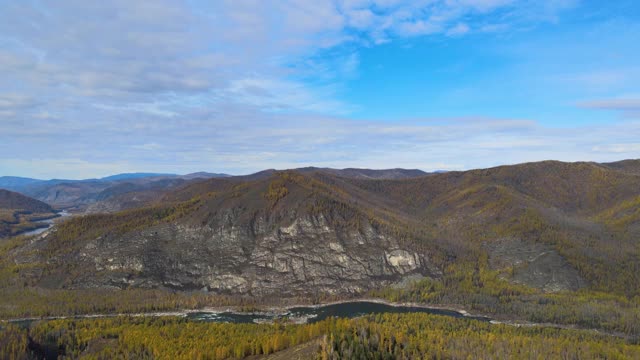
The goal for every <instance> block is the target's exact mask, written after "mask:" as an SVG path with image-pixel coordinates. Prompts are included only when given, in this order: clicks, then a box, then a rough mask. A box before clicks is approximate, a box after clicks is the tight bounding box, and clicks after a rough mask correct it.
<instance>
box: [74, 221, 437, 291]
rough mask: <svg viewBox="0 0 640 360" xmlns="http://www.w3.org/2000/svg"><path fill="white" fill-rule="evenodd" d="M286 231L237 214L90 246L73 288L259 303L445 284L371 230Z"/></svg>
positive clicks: (293, 224)
mask: <svg viewBox="0 0 640 360" xmlns="http://www.w3.org/2000/svg"><path fill="white" fill-rule="evenodd" d="M292 216H293V218H292V220H291V221H290V222H288V224H287V225H286V226H285V225H283V226H278V225H277V224H274V223H273V222H272V221H271V220H270V219H268V218H266V217H264V216H258V217H255V218H252V219H251V221H249V222H248V224H250V225H245V224H247V223H246V222H244V221H241V220H240V218H241V212H240V211H238V210H236V211H233V210H230V211H226V212H222V213H221V214H220V215H219V216H217V218H213V219H210V221H209V223H208V224H205V225H203V226H186V225H177V224H165V225H161V226H156V227H152V228H149V229H145V230H142V231H138V232H134V233H131V234H128V235H127V236H123V237H118V238H112V237H101V238H97V239H94V240H92V241H89V242H88V243H87V244H86V245H85V246H84V248H83V249H81V251H80V252H79V253H78V255H77V258H76V259H74V260H75V261H78V262H81V263H83V264H84V265H83V266H82V268H83V269H86V270H87V271H85V273H84V274H81V275H80V276H79V277H77V278H75V279H74V280H73V281H72V282H71V283H70V284H68V286H70V287H72V288H86V287H118V288H124V287H129V286H134V287H167V288H174V289H182V290H193V289H202V290H206V291H214V292H218V293H238V294H248V295H254V296H266V295H274V294H278V295H299V294H306V295H313V294H314V293H324V294H338V293H339V294H345V293H356V292H362V291H364V290H367V289H371V288H375V287H379V286H382V285H388V284H392V283H395V282H399V281H402V279H403V278H404V277H405V276H409V275H416V274H421V275H427V276H438V275H439V270H438V269H437V268H435V267H434V266H433V265H432V264H431V263H430V260H429V258H428V256H426V255H425V254H419V253H417V252H414V251H411V250H410V249H405V248H402V247H400V246H399V244H398V242H397V241H396V240H395V239H394V238H392V237H390V236H387V235H385V234H383V233H381V232H379V231H378V230H376V229H374V227H372V226H371V225H369V224H366V225H364V226H362V229H361V230H353V229H341V228H339V227H336V226H335V225H334V224H332V223H331V222H330V221H328V219H327V217H326V216H325V215H323V214H319V215H315V216H313V215H305V216H301V217H296V215H295V214H292Z"/></svg>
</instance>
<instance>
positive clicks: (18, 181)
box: [0, 176, 42, 190]
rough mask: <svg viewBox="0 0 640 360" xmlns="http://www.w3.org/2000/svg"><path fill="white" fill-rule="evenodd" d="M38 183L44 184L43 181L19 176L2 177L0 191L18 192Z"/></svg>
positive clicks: (0, 177) (0, 178)
mask: <svg viewBox="0 0 640 360" xmlns="http://www.w3.org/2000/svg"><path fill="white" fill-rule="evenodd" d="M38 182H42V180H38V179H31V178H24V177H17V176H0V189H7V190H16V189H21V188H23V187H25V186H27V185H30V184H34V183H38Z"/></svg>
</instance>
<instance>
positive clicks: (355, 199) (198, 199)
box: [14, 161, 640, 296]
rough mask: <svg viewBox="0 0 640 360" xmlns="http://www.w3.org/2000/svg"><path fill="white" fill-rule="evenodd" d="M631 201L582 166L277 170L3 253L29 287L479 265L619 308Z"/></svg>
mask: <svg viewBox="0 0 640 360" xmlns="http://www.w3.org/2000/svg"><path fill="white" fill-rule="evenodd" d="M638 196H640V176H638V175H635V174H633V173H630V172H628V171H621V170H617V169H613V168H611V167H607V166H603V165H599V164H593V163H561V162H553V161H550V162H540V163H529V164H522V165H516V166H503V167H497V168H492V169H483V170H473V171H467V172H449V173H442V174H433V175H430V176H423V177H417V178H409V179H403V180H370V179H369V180H364V179H359V178H348V177H342V176H335V175H333V174H330V173H328V172H326V171H317V172H310V171H303V172H300V171H284V172H274V173H272V174H271V175H270V176H269V177H267V178H264V179H259V180H250V181H239V180H237V179H229V178H225V179H210V180H207V181H203V182H196V183H193V184H191V185H189V186H186V187H182V188H180V189H179V190H177V191H176V192H173V193H170V194H168V195H166V196H165V198H164V200H163V201H161V202H158V203H157V205H155V206H153V207H148V208H139V209H135V210H130V211H126V212H122V213H114V214H105V215H93V216H85V217H80V218H77V219H73V220H70V221H68V222H66V223H64V224H62V225H60V226H59V227H58V229H57V230H56V231H55V232H53V233H51V234H50V235H48V236H46V237H45V238H44V239H42V240H41V241H39V242H36V243H34V244H31V245H30V246H29V247H25V248H23V249H19V250H16V251H15V253H14V255H15V256H16V257H17V258H20V257H21V256H23V254H25V253H31V252H30V250H32V249H37V250H38V253H39V254H40V256H39V258H38V260H37V261H39V262H41V264H44V263H45V262H47V265H41V266H42V267H45V268H46V270H45V269H42V273H38V272H37V271H34V270H32V271H31V272H30V273H29V274H26V276H28V277H29V279H30V280H29V281H31V282H33V283H34V284H36V285H41V286H53V287H66V288H92V287H118V288H125V287H132V286H133V287H152V288H156V287H159V288H163V287H164V288H172V289H182V290H189V289H206V290H208V291H214V292H222V293H242V294H249V295H256V296H267V295H274V296H275V295H282V294H284V295H292V296H293V295H300V294H302V295H305V294H306V295H313V294H318V293H333V294H336V293H338V294H340V293H360V292H363V291H366V290H368V289H373V288H378V287H380V286H385V285H390V284H394V283H399V282H401V281H402V280H403V279H405V278H406V277H408V276H410V277H413V278H415V277H416V276H419V277H429V278H435V279H437V278H439V277H441V276H442V274H443V273H444V272H445V270H446V269H447V267H448V266H449V265H451V264H456V263H458V264H465V263H469V264H472V263H473V264H475V263H478V262H479V261H485V260H482V259H486V265H487V266H488V267H489V268H490V269H492V270H494V271H498V272H501V273H503V275H502V276H503V277H506V278H509V279H511V281H512V282H515V283H522V284H526V285H528V286H533V287H538V288H541V289H544V290H545V291H558V290H565V289H571V290H577V289H579V288H583V287H590V288H593V289H598V290H604V291H611V292H616V293H621V294H629V295H631V294H637V292H638V291H639V290H638V289H640V286H638V285H640V282H639V279H638V272H639V271H640V268H639V262H638V252H637V250H638V243H637V236H638V226H637V223H638V221H637V220H638V218H637V213H638V211H637V209H638V201H637V199H638ZM56 264H57V265H56ZM35 268H36V269H37V268H38V266H35ZM56 269H59V271H58V270H56ZM44 273H46V274H47V275H46V276H44V275H43V274H44Z"/></svg>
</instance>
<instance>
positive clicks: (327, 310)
mask: <svg viewBox="0 0 640 360" xmlns="http://www.w3.org/2000/svg"><path fill="white" fill-rule="evenodd" d="M416 312H419V313H427V314H436V315H444V316H451V317H455V318H462V317H465V318H469V319H475V320H481V321H490V320H491V319H490V318H487V317H483V316H470V315H466V314H464V313H462V312H458V311H454V310H444V309H436V308H429V307H422V306H405V305H392V304H387V303H383V302H374V301H351V302H341V303H335V304H329V305H321V306H300V307H292V308H288V309H284V310H283V311H275V312H258V313H238V312H231V311H227V312H207V311H200V312H190V313H187V314H186V317H187V318H188V319H190V320H194V321H208V322H228V323H244V324H247V323H265V322H273V321H274V320H278V319H286V320H288V321H292V322H295V323H314V322H317V321H322V320H324V319H327V318H329V317H341V318H354V317H360V316H364V315H369V314H382V313H416Z"/></svg>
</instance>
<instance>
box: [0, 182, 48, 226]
mask: <svg viewBox="0 0 640 360" xmlns="http://www.w3.org/2000/svg"><path fill="white" fill-rule="evenodd" d="M55 216H57V215H56V214H55V213H54V210H53V209H52V208H51V206H49V205H48V204H45V203H43V202H41V201H38V200H35V199H32V198H30V197H27V196H24V195H22V194H19V193H16V192H13V191H8V190H4V189H0V238H5V237H9V236H13V235H17V234H21V233H24V232H26V231H30V230H34V229H37V228H40V227H47V226H48V225H46V224H42V223H38V222H36V221H37V220H38V219H41V218H50V217H55Z"/></svg>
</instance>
